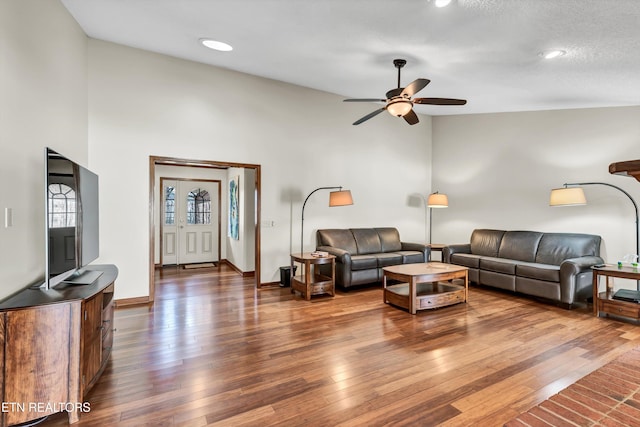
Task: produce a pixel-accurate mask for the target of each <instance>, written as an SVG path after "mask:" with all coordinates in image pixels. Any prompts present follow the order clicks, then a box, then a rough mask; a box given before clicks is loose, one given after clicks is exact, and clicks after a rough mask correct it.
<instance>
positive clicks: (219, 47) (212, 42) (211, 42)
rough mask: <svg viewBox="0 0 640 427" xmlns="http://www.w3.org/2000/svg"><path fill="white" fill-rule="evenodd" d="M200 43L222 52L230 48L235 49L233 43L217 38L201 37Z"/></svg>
mask: <svg viewBox="0 0 640 427" xmlns="http://www.w3.org/2000/svg"><path fill="white" fill-rule="evenodd" d="M200 43H202V44H203V45H204V46H206V47H208V48H209V49H213V50H219V51H221V52H229V51H230V50H233V47H231V45H229V44H227V43H223V42H219V41H217V40H211V39H200Z"/></svg>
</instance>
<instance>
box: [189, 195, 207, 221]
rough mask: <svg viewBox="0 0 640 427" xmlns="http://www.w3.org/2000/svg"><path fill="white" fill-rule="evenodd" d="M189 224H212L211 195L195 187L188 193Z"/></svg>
mask: <svg viewBox="0 0 640 427" xmlns="http://www.w3.org/2000/svg"><path fill="white" fill-rule="evenodd" d="M187 224H189V225H198V224H211V195H209V192H208V191H207V190H203V189H200V188H195V189H193V190H191V191H190V192H189V194H188V195H187Z"/></svg>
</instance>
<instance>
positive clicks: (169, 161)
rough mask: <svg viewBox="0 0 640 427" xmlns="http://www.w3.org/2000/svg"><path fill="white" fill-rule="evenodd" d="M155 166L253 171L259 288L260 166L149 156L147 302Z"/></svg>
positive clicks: (152, 275)
mask: <svg viewBox="0 0 640 427" xmlns="http://www.w3.org/2000/svg"><path fill="white" fill-rule="evenodd" d="M156 165H168V166H185V167H203V168H213V169H229V168H245V169H254V170H255V175H256V177H255V179H256V182H255V191H256V194H255V197H256V210H255V218H254V220H255V252H254V253H255V262H254V264H255V274H254V280H255V286H256V288H257V289H259V288H260V287H261V283H260V227H259V224H260V216H261V206H262V201H261V200H262V186H261V180H262V176H261V166H260V165H257V164H251V163H233V162H221V161H214V160H189V159H180V158H175V157H162V156H149V302H151V301H153V300H154V298H155V286H154V285H155V274H156V272H155V263H154V259H155V239H156V236H155V197H156V194H157V192H156V191H155V179H156Z"/></svg>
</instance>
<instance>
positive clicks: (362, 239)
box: [351, 228, 382, 255]
mask: <svg viewBox="0 0 640 427" xmlns="http://www.w3.org/2000/svg"><path fill="white" fill-rule="evenodd" d="M351 233H353V238H354V239H355V241H356V247H357V248H358V252H357V254H358V255H366V254H377V253H380V252H382V244H381V243H380V236H378V233H377V232H376V230H374V229H373V228H352V229H351Z"/></svg>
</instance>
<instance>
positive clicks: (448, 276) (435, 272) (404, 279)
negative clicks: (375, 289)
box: [382, 262, 469, 314]
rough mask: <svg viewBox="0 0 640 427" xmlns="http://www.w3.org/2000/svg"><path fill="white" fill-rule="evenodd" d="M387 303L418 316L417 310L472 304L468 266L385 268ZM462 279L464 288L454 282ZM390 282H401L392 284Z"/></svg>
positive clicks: (413, 265)
mask: <svg viewBox="0 0 640 427" xmlns="http://www.w3.org/2000/svg"><path fill="white" fill-rule="evenodd" d="M382 271H383V274H384V276H383V279H382V284H383V288H384V289H383V300H384V302H385V303H386V304H393V305H395V306H398V307H402V308H405V309H407V310H409V313H411V314H416V311H417V310H424V309H429V308H438V307H446V306H449V305H453V304H458V303H461V302H467V301H469V274H468V269H467V267H462V266H459V265H453V264H444V263H441V262H427V263H421V264H403V265H394V266H391V267H384V268H383V269H382ZM454 279H462V280H463V283H464V285H459V284H454V283H453V282H452V280H454ZM388 280H397V281H400V282H401V283H398V284H394V285H388V283H387V281H388Z"/></svg>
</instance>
